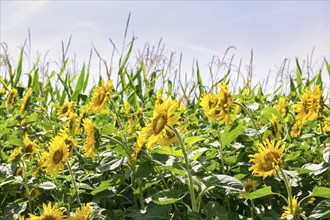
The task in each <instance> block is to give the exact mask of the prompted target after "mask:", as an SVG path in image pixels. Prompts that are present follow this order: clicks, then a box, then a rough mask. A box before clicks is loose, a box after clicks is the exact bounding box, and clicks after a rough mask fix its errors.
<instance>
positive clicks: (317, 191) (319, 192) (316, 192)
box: [312, 186, 330, 199]
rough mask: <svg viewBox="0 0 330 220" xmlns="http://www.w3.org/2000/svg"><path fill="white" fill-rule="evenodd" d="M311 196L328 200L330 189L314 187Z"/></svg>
mask: <svg viewBox="0 0 330 220" xmlns="http://www.w3.org/2000/svg"><path fill="white" fill-rule="evenodd" d="M312 196H315V197H322V198H326V199H330V188H327V187H318V186H316V187H314V189H313V191H312Z"/></svg>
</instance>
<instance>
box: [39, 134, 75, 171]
mask: <svg viewBox="0 0 330 220" xmlns="http://www.w3.org/2000/svg"><path fill="white" fill-rule="evenodd" d="M42 157H43V158H44V159H45V161H44V163H43V166H44V167H46V169H45V170H46V172H47V173H48V174H50V175H53V176H55V175H57V174H58V173H59V172H60V171H62V170H64V163H65V162H66V161H67V160H68V157H69V151H68V147H67V145H66V143H65V141H64V139H63V137H61V136H56V137H55V138H53V140H52V141H51V142H50V146H49V152H44V153H43V156H42Z"/></svg>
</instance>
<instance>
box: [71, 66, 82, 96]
mask: <svg viewBox="0 0 330 220" xmlns="http://www.w3.org/2000/svg"><path fill="white" fill-rule="evenodd" d="M84 82H85V64H84V65H83V67H82V69H81V72H80V75H79V78H78V81H77V83H76V86H75V88H74V90H73V93H72V96H71V100H72V101H77V99H78V94H80V93H82V91H83V87H84Z"/></svg>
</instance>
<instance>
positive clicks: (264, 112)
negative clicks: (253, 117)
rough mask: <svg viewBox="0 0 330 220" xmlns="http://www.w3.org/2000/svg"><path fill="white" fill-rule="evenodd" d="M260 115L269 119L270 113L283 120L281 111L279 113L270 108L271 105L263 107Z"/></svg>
mask: <svg viewBox="0 0 330 220" xmlns="http://www.w3.org/2000/svg"><path fill="white" fill-rule="evenodd" d="M261 115H262V116H263V117H265V118H267V119H268V120H270V119H271V118H272V115H275V116H276V118H277V120H278V121H280V122H284V119H283V117H282V115H281V113H279V112H278V111H277V110H276V109H274V108H271V107H267V108H264V109H263V110H262V112H261Z"/></svg>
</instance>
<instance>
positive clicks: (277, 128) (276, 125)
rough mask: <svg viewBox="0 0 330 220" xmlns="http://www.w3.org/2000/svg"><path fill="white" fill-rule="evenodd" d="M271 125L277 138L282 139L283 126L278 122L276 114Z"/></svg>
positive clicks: (271, 120)
mask: <svg viewBox="0 0 330 220" xmlns="http://www.w3.org/2000/svg"><path fill="white" fill-rule="evenodd" d="M270 124H271V125H272V127H273V129H274V132H275V136H276V138H280V133H281V126H280V123H279V121H278V120H277V117H276V116H275V115H274V114H272V118H271V119H270Z"/></svg>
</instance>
